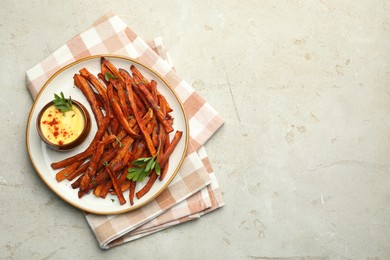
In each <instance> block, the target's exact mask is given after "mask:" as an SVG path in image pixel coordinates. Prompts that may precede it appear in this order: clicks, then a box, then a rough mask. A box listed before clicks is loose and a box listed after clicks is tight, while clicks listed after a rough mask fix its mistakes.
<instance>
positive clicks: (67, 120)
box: [40, 105, 85, 145]
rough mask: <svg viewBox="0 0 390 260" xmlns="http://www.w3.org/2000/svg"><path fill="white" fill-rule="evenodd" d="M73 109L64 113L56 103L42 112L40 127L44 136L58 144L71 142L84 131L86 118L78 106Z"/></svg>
mask: <svg viewBox="0 0 390 260" xmlns="http://www.w3.org/2000/svg"><path fill="white" fill-rule="evenodd" d="M72 109H73V110H70V111H67V112H65V113H62V112H61V111H60V110H59V109H57V108H56V107H55V106H54V105H52V106H50V107H48V108H47V109H46V110H45V111H44V112H43V114H42V117H41V120H40V127H41V131H42V134H43V135H44V137H45V138H46V139H47V140H48V141H49V142H51V143H53V144H56V145H65V144H69V143H71V142H72V141H74V140H76V139H77V138H78V137H79V136H80V135H81V133H82V132H83V129H84V126H85V119H84V116H83V113H82V112H81V110H80V109H79V108H78V107H77V106H73V107H72Z"/></svg>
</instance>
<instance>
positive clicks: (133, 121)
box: [51, 57, 183, 205]
mask: <svg viewBox="0 0 390 260" xmlns="http://www.w3.org/2000/svg"><path fill="white" fill-rule="evenodd" d="M100 63H101V72H99V73H98V74H97V75H96V76H95V75H93V74H91V73H90V72H89V71H88V69H87V68H83V69H81V70H80V71H79V74H75V75H74V77H73V78H74V84H75V86H76V87H77V88H79V89H80V90H81V92H82V93H83V94H84V96H85V97H86V99H87V100H88V103H89V104H90V106H91V109H92V111H93V114H94V116H95V120H96V124H97V127H98V129H97V131H96V133H95V136H94V138H93V140H92V142H91V143H90V145H89V146H88V147H87V148H86V149H85V150H84V151H82V152H80V153H78V154H76V155H74V156H72V157H69V158H66V159H64V160H62V161H59V162H54V163H52V164H51V167H52V168H53V169H61V170H60V171H58V173H57V174H56V179H57V181H63V180H65V179H67V180H69V181H73V183H72V185H71V186H72V188H74V189H78V196H79V198H81V197H82V196H84V195H86V194H89V193H92V194H94V195H95V196H96V197H101V198H105V197H106V196H107V194H109V193H110V194H114V195H116V196H117V198H118V201H119V203H120V204H121V205H123V204H125V203H126V201H127V200H128V201H129V203H130V204H131V205H133V204H134V199H135V197H136V198H137V199H140V198H142V196H144V195H145V194H146V193H147V192H148V191H149V190H150V189H151V188H152V186H153V184H154V183H155V182H156V181H157V180H159V181H161V180H162V179H163V178H164V176H165V174H166V172H167V170H168V160H169V157H170V155H171V154H172V152H173V151H174V149H175V147H176V146H177V144H178V143H179V141H180V139H181V137H182V134H183V132H181V131H176V132H174V134H173V138H172V140H170V138H169V133H171V132H173V131H174V129H173V126H172V124H173V118H172V116H171V115H170V113H171V112H172V109H171V107H170V105H169V104H168V103H167V101H166V99H165V97H164V96H163V95H161V94H160V92H159V91H158V88H157V87H158V86H157V82H156V81H154V80H148V79H147V78H145V76H144V75H143V74H142V73H141V72H140V71H139V70H138V69H137V68H136V67H135V66H134V65H132V66H131V67H130V68H129V71H128V70H125V69H118V68H116V67H115V66H114V64H113V63H112V62H111V61H109V60H108V59H106V58H104V57H102V58H101V60H100ZM146 178H148V180H147V182H146V184H145V185H144V186H143V187H140V189H139V190H138V192H136V186H137V185H139V184H140V183H142V182H143V181H144V180H146ZM126 190H129V198H127V199H126V198H125V197H124V195H123V193H124V192H125V191H126Z"/></svg>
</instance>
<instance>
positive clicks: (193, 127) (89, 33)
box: [27, 14, 224, 249]
mask: <svg viewBox="0 0 390 260" xmlns="http://www.w3.org/2000/svg"><path fill="white" fill-rule="evenodd" d="M108 53H110V54H120V55H125V56H128V57H131V58H133V59H136V60H137V61H139V62H141V63H143V64H145V65H147V66H149V67H151V68H153V69H154V70H155V71H157V72H158V73H159V74H160V75H162V76H163V77H164V79H165V81H166V82H168V84H169V85H170V86H171V87H172V88H173V89H174V90H175V92H176V93H177V95H178V96H179V98H180V99H181V101H182V102H183V104H184V109H185V110H186V113H187V116H188V119H189V128H190V141H189V146H188V152H187V155H186V158H185V160H184V162H183V164H182V166H181V168H180V170H179V172H178V174H177V176H176V177H175V179H174V180H173V181H172V183H171V184H170V185H169V186H168V187H167V189H166V190H165V191H164V192H162V193H161V194H160V195H159V196H158V197H157V198H156V199H155V200H154V201H152V202H151V203H149V204H147V205H145V206H144V207H142V208H139V209H137V210H134V211H131V212H128V213H124V214H119V215H108V216H101V215H94V214H89V213H84V214H85V217H86V220H87V222H88V224H89V225H90V227H91V229H92V231H93V233H94V234H95V236H96V239H97V241H98V243H99V245H100V247H101V248H103V249H109V248H111V247H113V246H117V245H121V244H123V243H125V242H129V241H132V240H135V239H138V238H141V237H143V236H146V235H149V234H152V233H154V232H157V231H160V230H163V229H166V228H168V227H171V226H174V225H177V224H180V223H184V222H187V221H191V220H194V219H198V218H200V217H201V216H202V215H203V214H205V213H208V212H211V211H213V210H215V209H217V208H219V207H221V206H223V205H224V201H223V198H222V194H221V191H220V189H219V186H218V182H217V179H216V177H215V174H214V172H213V169H212V166H211V163H210V161H209V159H208V156H207V153H206V150H205V149H204V147H203V144H204V143H205V142H206V141H207V140H208V139H209V138H210V137H211V136H212V135H213V134H214V133H215V132H216V131H217V130H218V128H219V127H221V126H222V124H223V120H222V119H221V117H220V116H219V115H218V114H217V112H216V111H215V110H214V109H213V108H212V107H211V106H210V105H209V104H208V103H207V102H206V101H205V100H204V99H203V98H202V97H201V96H200V95H199V94H198V93H197V92H196V91H194V89H192V88H191V86H190V85H189V84H188V83H187V82H185V81H184V80H182V79H181V78H180V77H179V75H177V73H176V72H175V70H174V68H173V66H172V63H171V61H170V59H169V55H168V53H167V51H166V49H165V47H164V44H163V41H162V39H161V38H155V39H154V40H151V41H148V42H145V41H144V40H143V39H142V38H140V37H139V36H138V35H137V34H136V33H135V32H134V31H132V29H130V28H129V27H128V26H127V25H126V24H125V23H124V22H123V21H122V20H121V19H120V18H119V17H118V16H116V15H113V14H108V15H106V16H104V17H102V18H100V19H99V20H97V21H96V22H95V23H94V24H93V25H92V26H91V27H90V28H89V29H87V30H86V31H85V32H83V33H81V34H79V35H77V36H75V37H74V38H72V39H71V40H70V41H68V42H67V43H66V44H65V45H63V46H62V47H60V48H59V49H57V50H56V51H55V52H54V53H53V54H51V55H50V56H49V57H47V58H46V59H45V60H43V61H42V62H41V63H39V64H37V65H36V66H34V67H33V68H31V69H30V70H28V71H27V87H28V89H29V91H30V93H31V95H32V97H33V98H35V97H36V96H37V94H38V93H39V90H40V89H41V88H42V86H43V85H44V83H45V82H46V81H47V79H49V78H50V76H52V75H53V74H54V73H55V72H56V71H57V70H58V69H60V68H61V67H63V66H64V65H66V64H69V63H71V62H73V61H75V60H78V59H80V58H83V57H86V56H90V55H96V54H108Z"/></svg>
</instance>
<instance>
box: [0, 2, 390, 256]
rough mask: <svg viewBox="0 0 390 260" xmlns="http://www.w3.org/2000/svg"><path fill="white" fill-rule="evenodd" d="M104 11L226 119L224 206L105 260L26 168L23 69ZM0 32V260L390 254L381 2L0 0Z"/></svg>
mask: <svg viewBox="0 0 390 260" xmlns="http://www.w3.org/2000/svg"><path fill="white" fill-rule="evenodd" d="M53 2H55V3H53ZM107 12H113V13H115V14H117V15H118V16H120V17H121V18H122V19H123V20H124V21H125V22H126V23H127V24H128V25H129V26H131V27H132V28H133V29H134V31H136V32H137V33H138V34H139V35H140V36H142V37H143V38H145V39H148V38H152V37H155V36H161V37H163V39H164V41H165V44H166V45H167V47H168V49H169V51H170V55H171V58H172V61H173V63H174V65H175V67H176V70H177V71H178V72H179V73H180V75H181V76H182V77H183V78H184V79H185V80H187V82H189V83H190V84H191V85H192V87H193V88H194V89H195V90H197V91H198V92H199V93H200V94H201V95H202V96H203V97H205V98H206V99H207V101H208V102H209V103H210V104H211V105H212V106H213V107H214V108H215V109H216V110H217V111H219V112H220V114H221V116H222V117H223V118H224V120H225V124H224V126H223V127H222V128H221V129H220V130H219V131H218V132H217V133H216V134H215V135H214V136H213V137H212V138H211V140H210V141H209V142H208V143H207V144H206V149H207V151H208V154H209V156H210V159H211V161H212V163H213V166H214V170H215V172H216V175H217V178H218V180H219V184H220V186H221V188H222V190H223V193H224V199H225V203H226V205H225V206H224V207H223V208H221V209H219V210H217V211H215V212H213V213H210V214H208V215H206V216H204V217H202V218H201V219H199V220H196V221H192V222H190V223H186V224H183V225H180V226H176V227H173V228H170V229H167V230H165V231H162V232H159V233H157V234H154V235H151V236H147V237H145V238H142V239H140V240H136V241H134V242H131V243H127V244H125V245H122V246H119V247H116V248H113V249H110V250H108V251H104V250H101V249H100V248H99V247H98V244H97V242H96V240H95V237H94V236H93V234H92V233H91V231H90V229H89V227H88V225H87V223H86V221H85V218H84V216H83V215H82V214H81V213H80V211H79V210H77V209H76V208H74V207H72V206H70V205H68V204H66V203H65V202H63V201H62V200H60V199H59V198H58V197H57V196H56V195H55V194H54V193H52V192H51V191H50V190H49V189H48V188H47V187H46V186H45V184H44V183H43V182H42V181H41V180H40V178H39V177H38V176H37V174H36V173H35V171H34V169H33V167H32V165H31V163H30V160H29V157H28V154H27V151H26V145H25V128H26V123H27V118H28V113H29V110H30V108H31V105H32V103H33V102H32V98H31V97H30V95H29V92H28V91H27V88H26V82H25V80H26V76H25V71H26V70H28V69H29V68H31V67H32V66H34V65H35V64H37V63H39V62H40V61H41V60H42V59H44V58H45V57H46V56H48V55H49V54H50V53H52V52H53V51H54V50H56V49H57V48H59V47H60V46H61V45H62V44H64V43H65V42H66V41H67V40H69V39H70V38H71V37H73V36H74V35H76V34H77V33H79V32H82V31H83V30H85V29H86V28H87V27H88V26H89V25H90V24H91V23H93V22H94V21H95V20H96V19H97V18H99V17H101V16H102V15H104V14H106V13H107ZM0 30H1V34H0V44H1V49H0V54H1V55H0V57H1V59H2V62H1V64H0V70H1V73H0V75H1V79H2V80H1V81H2V86H1V87H0V95H1V101H0V110H1V111H2V112H1V113H0V122H2V124H1V129H2V130H1V133H2V134H1V135H0V154H1V170H0V205H1V210H0V230H1V231H0V234H1V235H0V258H1V259H310V260H311V259H390V243H389V241H390V226H389V221H390V163H389V159H390V117H389V111H390V44H389V43H390V1H389V0H383V1H382V0H370V1H368V0H365V1H352V0H349V1H348V0H346V1H336V0H318V1H317V0H316V1H314V0H313V1H303V0H282V1H268V0H259V1H220V2H218V1H187V0H186V1H169V3H162V1H155V0H153V1H147V2H146V1H103V0H97V1H75V0H68V1H12V0H9V1H8V0H5V1H2V2H1V8H0Z"/></svg>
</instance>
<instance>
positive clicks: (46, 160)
mask: <svg viewBox="0 0 390 260" xmlns="http://www.w3.org/2000/svg"><path fill="white" fill-rule="evenodd" d="M101 56H104V57H106V58H107V59H109V60H110V61H111V62H112V63H113V64H114V65H115V66H116V67H117V68H124V69H126V70H128V71H130V65H135V66H136V67H137V68H138V69H139V70H140V71H141V72H142V73H143V74H144V75H145V77H146V78H148V79H154V80H156V81H157V86H158V90H159V92H160V93H161V94H163V95H164V96H165V98H166V99H167V101H168V102H169V104H170V106H171V107H172V109H173V112H172V113H171V114H172V116H173V117H174V119H175V121H174V125H173V127H174V129H175V131H176V130H179V131H183V136H182V138H181V140H180V142H179V143H178V145H177V147H176V149H175V150H174V152H173V153H172V155H171V157H170V159H169V171H168V173H167V175H166V177H165V178H164V179H163V180H162V181H159V180H157V181H156V182H155V184H154V185H153V187H152V189H151V190H150V191H149V192H148V193H147V194H146V195H145V196H143V197H142V198H141V199H139V200H138V199H137V198H134V205H133V206H130V203H129V201H128V197H129V196H128V191H127V192H125V193H124V197H125V198H126V200H127V203H126V204H124V205H120V204H119V201H118V199H117V197H116V196H114V195H110V194H109V195H107V197H106V198H105V199H102V198H96V197H95V196H94V195H93V194H92V193H90V194H87V195H84V196H83V197H82V198H81V199H80V198H78V196H77V192H78V189H76V190H74V189H73V188H72V187H71V183H72V182H69V181H67V180H64V181H62V182H57V180H56V178H55V175H56V173H57V172H58V171H59V170H53V169H52V168H51V167H50V164H51V163H52V162H57V161H60V160H62V159H64V158H67V157H70V156H72V155H74V154H76V153H79V152H81V151H84V149H85V148H86V147H88V145H89V143H90V142H91V140H92V139H93V136H94V134H95V132H96V130H97V127H96V122H95V118H94V117H93V113H92V110H91V108H90V106H89V103H88V101H87V100H86V99H85V97H84V95H83V94H82V93H81V91H80V90H79V89H78V88H76V87H75V86H74V84H73V75H74V74H76V73H78V72H79V70H80V69H82V68H84V67H85V68H87V69H88V70H89V71H90V72H91V73H92V74H94V75H95V76H96V75H97V73H98V72H100V57H101ZM61 91H62V92H63V93H64V95H65V97H68V96H71V97H72V99H75V100H78V101H79V102H81V103H82V104H83V105H84V106H85V107H86V108H87V109H88V111H89V112H90V115H91V116H92V118H91V121H92V126H91V131H90V133H89V136H88V137H87V139H86V141H84V143H83V144H81V145H80V146H79V147H78V148H76V149H75V150H72V151H69V152H57V151H54V150H52V149H50V148H48V147H47V146H46V145H45V143H44V142H43V141H42V140H41V139H40V137H39V135H38V132H37V129H36V120H37V115H38V113H39V110H40V109H41V108H42V107H43V106H44V105H45V104H46V103H48V102H49V101H51V100H53V96H54V93H60V92H61ZM175 131H174V132H175ZM174 132H172V133H171V137H172V135H173V134H174ZM26 141H27V150H28V153H29V156H30V159H31V161H32V163H33V165H34V168H35V170H36V172H37V173H38V175H39V177H40V178H41V179H42V180H43V182H44V183H45V184H46V185H47V186H48V187H49V188H50V189H51V190H52V191H53V192H55V193H56V194H57V195H58V196H59V197H61V198H62V199H63V200H65V201H67V202H68V203H70V204H72V205H73V206H75V207H77V208H79V209H81V210H84V211H87V212H90V213H94V214H118V213H123V212H128V211H131V210H134V209H136V208H139V207H141V206H143V205H145V204H147V203H149V202H151V201H152V200H153V199H154V198H156V197H157V196H158V195H159V194H160V193H161V192H162V191H163V190H164V189H165V188H166V187H167V186H168V184H169V183H170V182H171V181H172V180H173V178H174V177H175V176H176V174H177V172H178V170H179V168H180V166H181V164H182V162H183V160H184V157H185V153H186V150H187V146H188V121H187V117H186V114H185V112H184V109H183V105H182V103H181V102H180V100H179V98H178V96H177V95H176V93H175V92H174V91H173V89H172V88H171V87H170V86H168V84H167V83H166V82H165V81H164V79H163V78H162V77H161V76H160V75H159V74H157V73H156V72H155V71H153V70H152V69H150V68H148V67H147V66H145V65H143V64H140V63H139V62H137V61H135V60H132V59H129V58H126V57H122V56H113V55H99V56H91V57H87V58H84V59H81V60H78V61H76V62H73V63H71V64H69V65H67V66H65V67H64V68H62V69H60V70H59V71H58V72H56V73H55V74H54V75H53V76H52V77H51V78H50V79H49V80H48V81H47V82H46V83H45V85H44V86H43V88H42V90H41V91H40V92H39V94H38V96H37V98H36V99H35V102H34V104H33V107H32V108H31V111H30V115H29V118H28V123H27V130H26ZM146 182H147V179H145V180H144V182H143V183H140V184H137V188H136V191H138V190H139V189H140V188H142V187H143V186H144V184H145V183H146Z"/></svg>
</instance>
